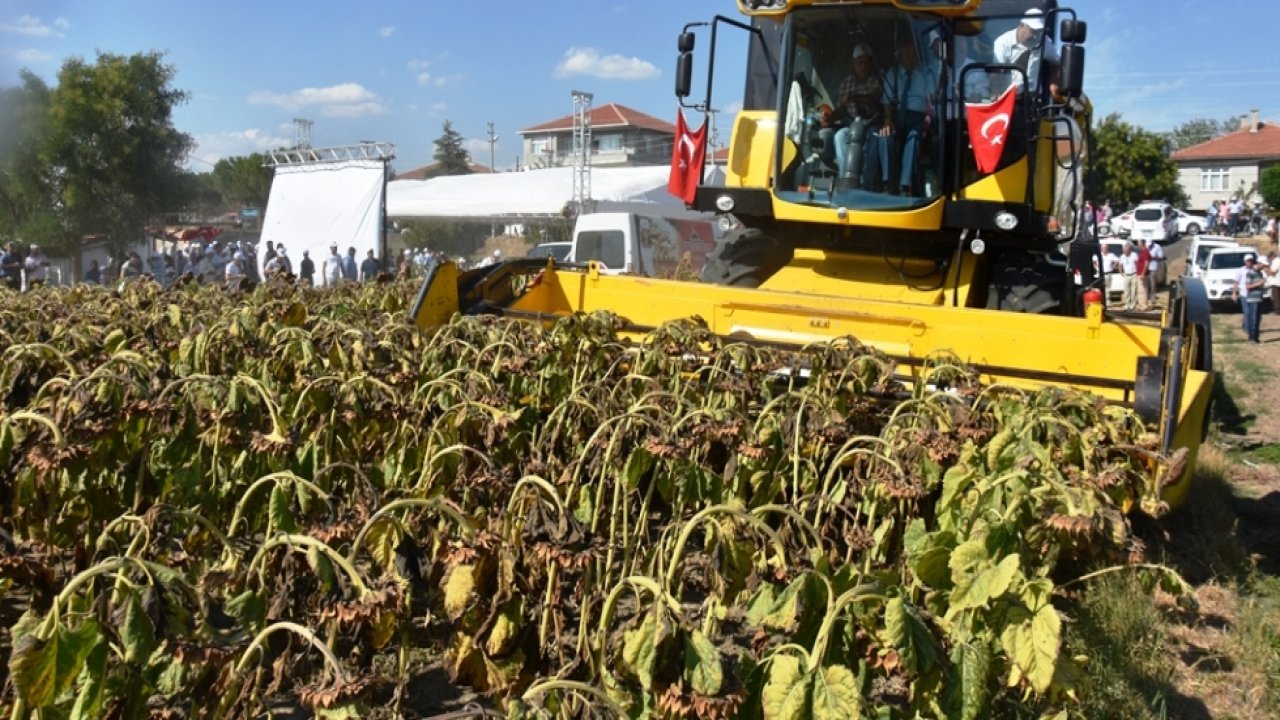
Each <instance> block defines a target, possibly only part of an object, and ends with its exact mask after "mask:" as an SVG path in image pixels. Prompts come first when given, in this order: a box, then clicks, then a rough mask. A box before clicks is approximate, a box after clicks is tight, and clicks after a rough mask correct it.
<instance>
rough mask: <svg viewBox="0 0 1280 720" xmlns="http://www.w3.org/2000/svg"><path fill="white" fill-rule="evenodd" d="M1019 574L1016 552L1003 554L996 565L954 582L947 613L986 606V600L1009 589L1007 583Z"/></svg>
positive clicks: (1019, 563) (1018, 561) (1019, 568)
mask: <svg viewBox="0 0 1280 720" xmlns="http://www.w3.org/2000/svg"><path fill="white" fill-rule="evenodd" d="M966 544H968V543H966ZM961 547H963V546H961ZM957 550H958V548H957ZM1019 574H1021V558H1020V557H1019V556H1018V555H1017V554H1012V555H1007V556H1005V558H1004V559H1003V560H1001V561H1000V563H999V564H998V565H995V566H994V567H987V568H985V569H983V570H982V571H981V572H979V573H978V574H977V576H976V577H974V578H972V579H971V580H970V579H968V578H965V579H964V580H962V581H958V582H956V589H955V590H954V591H953V592H952V593H951V609H950V611H948V614H949V615H950V614H954V613H958V612H960V611H962V610H968V609H970V608H979V607H986V605H987V603H988V602H990V601H991V600H993V599H995V598H998V597H1000V596H1001V595H1003V594H1004V593H1005V591H1006V590H1008V589H1009V584H1010V583H1012V582H1013V579H1014V577H1016V576H1017V575H1019Z"/></svg>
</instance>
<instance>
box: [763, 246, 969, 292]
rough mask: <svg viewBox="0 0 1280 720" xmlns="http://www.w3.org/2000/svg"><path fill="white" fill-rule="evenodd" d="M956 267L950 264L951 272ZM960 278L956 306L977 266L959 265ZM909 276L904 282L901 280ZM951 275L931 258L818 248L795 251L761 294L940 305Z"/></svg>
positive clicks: (952, 273)
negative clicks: (883, 255) (811, 295)
mask: <svg viewBox="0 0 1280 720" xmlns="http://www.w3.org/2000/svg"><path fill="white" fill-rule="evenodd" d="M956 265H957V263H955V262H953V263H951V266H952V268H953V269H954V268H955V267H956ZM959 265H960V272H961V273H962V275H963V277H962V278H961V293H960V304H961V305H963V304H965V302H966V301H967V299H968V294H969V287H970V284H971V283H972V281H973V271H974V269H975V268H976V267H977V262H976V260H974V259H973V257H972V256H970V257H969V258H968V262H964V263H959ZM904 276H909V279H904ZM955 279H956V277H955V272H950V273H948V277H947V280H946V284H945V288H944V285H943V278H942V276H941V274H940V273H938V272H937V268H936V266H935V265H934V263H933V262H932V261H930V260H913V259H901V258H890V259H886V258H884V257H882V256H880V255H874V256H871V255H854V254H850V253H836V252H825V251H822V250H803V249H801V250H796V252H795V255H794V257H793V258H792V261H791V262H790V263H789V264H788V265H787V267H784V268H782V269H781V270H779V271H778V272H777V273H775V274H774V275H773V276H772V277H770V278H769V279H768V280H766V281H765V282H764V284H763V285H762V286H761V288H762V289H765V290H777V291H782V292H798V293H811V294H816V295H847V296H851V297H859V298H865V299H869V300H884V301H889V302H900V303H912V304H918V305H941V304H943V303H944V302H946V301H947V298H949V297H950V292H949V291H950V289H951V288H952V287H954V284H955Z"/></svg>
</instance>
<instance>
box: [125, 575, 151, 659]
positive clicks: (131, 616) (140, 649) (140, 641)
mask: <svg viewBox="0 0 1280 720" xmlns="http://www.w3.org/2000/svg"><path fill="white" fill-rule="evenodd" d="M117 631H118V632H119V633H120V643H121V644H122V645H124V659H125V662H128V663H130V664H140V663H145V662H146V661H147V658H149V657H151V653H152V651H154V650H155V649H156V630H155V628H154V627H152V625H151V618H149V617H147V613H146V612H145V611H144V610H143V609H142V597H141V596H140V595H139V594H138V593H137V592H135V591H128V600H126V601H125V607H124V618H123V620H122V621H121V622H120V627H119V628H117Z"/></svg>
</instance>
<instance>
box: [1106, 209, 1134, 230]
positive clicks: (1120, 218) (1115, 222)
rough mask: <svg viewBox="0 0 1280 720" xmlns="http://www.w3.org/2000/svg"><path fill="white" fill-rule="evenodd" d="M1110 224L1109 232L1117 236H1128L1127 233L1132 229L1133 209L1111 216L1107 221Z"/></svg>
mask: <svg viewBox="0 0 1280 720" xmlns="http://www.w3.org/2000/svg"><path fill="white" fill-rule="evenodd" d="M1107 224H1108V225H1110V226H1111V233H1112V234H1113V235H1117V236H1119V237H1129V233H1130V232H1131V231H1132V230H1133V211H1132V210H1130V211H1128V212H1122V213H1120V214H1119V215H1115V216H1113V217H1112V218H1111V221H1110V222H1109V223H1107Z"/></svg>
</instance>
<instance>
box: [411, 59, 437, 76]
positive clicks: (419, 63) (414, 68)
mask: <svg viewBox="0 0 1280 720" xmlns="http://www.w3.org/2000/svg"><path fill="white" fill-rule="evenodd" d="M406 67H408V68H409V72H412V73H420V72H423V71H425V70H426V69H427V68H429V67H431V61H429V60H410V61H409V62H408V64H407V65H406Z"/></svg>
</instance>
